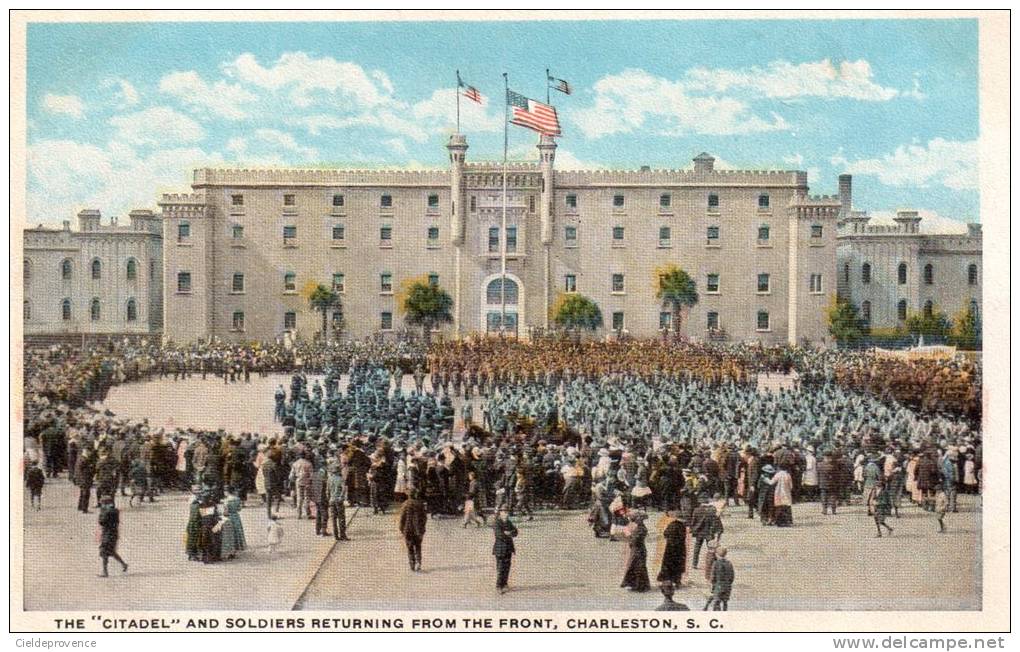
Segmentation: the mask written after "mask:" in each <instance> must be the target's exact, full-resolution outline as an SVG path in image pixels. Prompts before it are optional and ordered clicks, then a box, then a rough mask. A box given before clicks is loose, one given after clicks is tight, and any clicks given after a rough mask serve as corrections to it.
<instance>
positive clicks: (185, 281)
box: [177, 272, 191, 293]
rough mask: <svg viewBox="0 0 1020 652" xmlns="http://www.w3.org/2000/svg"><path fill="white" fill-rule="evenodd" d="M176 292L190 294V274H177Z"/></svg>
mask: <svg viewBox="0 0 1020 652" xmlns="http://www.w3.org/2000/svg"><path fill="white" fill-rule="evenodd" d="M177 291H178V292H181V293H187V292H191V272H177Z"/></svg>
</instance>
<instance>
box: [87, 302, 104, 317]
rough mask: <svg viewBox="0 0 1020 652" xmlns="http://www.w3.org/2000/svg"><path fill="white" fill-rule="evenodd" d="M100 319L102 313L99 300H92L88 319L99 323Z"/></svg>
mask: <svg viewBox="0 0 1020 652" xmlns="http://www.w3.org/2000/svg"><path fill="white" fill-rule="evenodd" d="M100 317H102V311H101V310H100V307H99V299H93V300H92V304H91V306H89V318H90V319H91V320H92V321H99V318H100Z"/></svg>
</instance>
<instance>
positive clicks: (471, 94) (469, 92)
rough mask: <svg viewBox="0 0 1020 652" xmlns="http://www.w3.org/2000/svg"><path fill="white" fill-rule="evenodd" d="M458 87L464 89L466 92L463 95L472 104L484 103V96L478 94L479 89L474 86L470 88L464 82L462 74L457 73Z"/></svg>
mask: <svg viewBox="0 0 1020 652" xmlns="http://www.w3.org/2000/svg"><path fill="white" fill-rule="evenodd" d="M457 87H458V88H463V89H464V92H463V93H461V94H462V95H463V96H464V97H466V98H468V99H469V100H471V101H472V102H477V103H478V104H481V103H482V94H481V93H479V92H478V89H477V88H475V87H474V86H469V85H468V84H465V83H464V80H463V79H461V78H460V72H458V73H457Z"/></svg>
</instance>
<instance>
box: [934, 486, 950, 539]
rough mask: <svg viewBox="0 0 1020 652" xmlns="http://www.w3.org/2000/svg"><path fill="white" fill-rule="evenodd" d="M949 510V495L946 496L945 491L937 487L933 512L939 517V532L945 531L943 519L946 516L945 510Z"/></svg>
mask: <svg viewBox="0 0 1020 652" xmlns="http://www.w3.org/2000/svg"><path fill="white" fill-rule="evenodd" d="M948 511H949V497H948V496H946V492H945V490H943V489H939V491H938V493H937V494H935V514H936V515H937V516H938V519H939V533H942V532H945V531H946V524H945V521H943V519H944V518H945V517H946V512H948Z"/></svg>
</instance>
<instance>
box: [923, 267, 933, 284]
mask: <svg viewBox="0 0 1020 652" xmlns="http://www.w3.org/2000/svg"><path fill="white" fill-rule="evenodd" d="M934 283H935V268H933V267H932V266H931V263H928V264H927V265H925V266H924V284H925V285H932V284H934Z"/></svg>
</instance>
